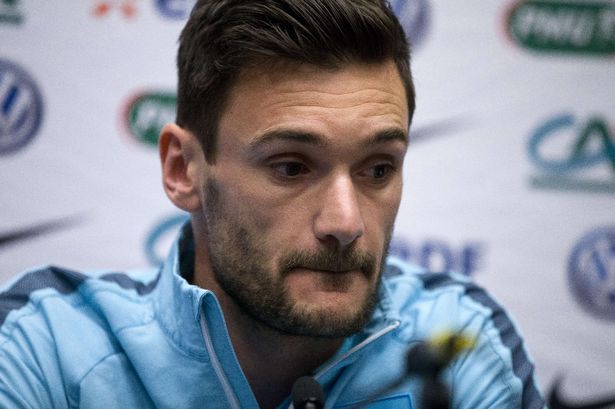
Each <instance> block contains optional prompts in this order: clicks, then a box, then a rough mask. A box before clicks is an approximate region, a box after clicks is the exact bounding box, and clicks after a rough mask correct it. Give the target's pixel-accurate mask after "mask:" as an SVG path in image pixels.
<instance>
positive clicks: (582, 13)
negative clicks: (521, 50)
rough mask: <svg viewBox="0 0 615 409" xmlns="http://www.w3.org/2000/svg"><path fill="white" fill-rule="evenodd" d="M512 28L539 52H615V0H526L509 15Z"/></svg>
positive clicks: (517, 37) (516, 36)
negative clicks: (612, 0)
mask: <svg viewBox="0 0 615 409" xmlns="http://www.w3.org/2000/svg"><path fill="white" fill-rule="evenodd" d="M507 23H508V32H509V34H510V36H511V37H512V39H513V41H515V42H516V43H518V44H519V45H521V46H523V47H525V48H528V49H531V50H534V51H539V52H557V53H574V54H591V55H609V54H613V53H615V3H613V2H608V1H582V0H576V1H566V0H522V1H519V2H518V3H516V4H515V5H514V6H513V8H512V10H511V11H510V14H509V15H508V21H507Z"/></svg>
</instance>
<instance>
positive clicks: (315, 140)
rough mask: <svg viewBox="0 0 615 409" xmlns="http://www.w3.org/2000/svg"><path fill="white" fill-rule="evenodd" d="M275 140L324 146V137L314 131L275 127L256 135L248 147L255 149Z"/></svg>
mask: <svg viewBox="0 0 615 409" xmlns="http://www.w3.org/2000/svg"><path fill="white" fill-rule="evenodd" d="M277 141H282V142H284V141H287V142H299V143H304V144H306V145H312V146H325V145H326V142H325V139H324V138H323V137H322V136H320V135H318V134H315V133H311V132H304V131H296V130H292V129H275V130H272V131H269V132H265V133H264V134H262V135H260V136H259V137H257V138H256V139H255V140H254V141H252V142H250V148H251V149H256V148H259V147H261V146H264V145H268V144H270V143H273V142H277Z"/></svg>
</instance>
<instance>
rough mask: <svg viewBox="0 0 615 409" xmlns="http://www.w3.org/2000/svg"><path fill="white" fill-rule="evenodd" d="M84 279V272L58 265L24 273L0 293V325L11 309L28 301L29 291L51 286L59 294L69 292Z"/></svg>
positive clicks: (15, 308) (19, 306)
mask: <svg viewBox="0 0 615 409" xmlns="http://www.w3.org/2000/svg"><path fill="white" fill-rule="evenodd" d="M85 279H86V276H85V275H84V274H81V273H77V272H75V271H69V270H64V269H61V268H58V267H47V268H45V269H43V270H37V271H33V272H31V273H28V274H26V275H24V276H23V277H21V278H20V279H19V280H17V282H15V284H13V285H12V286H11V287H10V288H9V289H7V290H6V291H4V292H1V293H0V325H2V324H3V323H4V320H5V319H6V317H7V316H8V315H9V313H10V312H11V311H13V310H17V309H19V308H21V307H23V306H24V305H26V304H27V303H28V300H29V299H30V294H31V293H33V292H35V291H37V290H42V289H44V288H53V289H55V290H56V291H58V292H59V293H61V294H69V293H72V292H73V291H75V289H76V288H77V287H78V286H79V284H81V283H82V282H83V281H84V280H85Z"/></svg>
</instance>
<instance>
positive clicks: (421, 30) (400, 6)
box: [390, 0, 430, 49]
mask: <svg viewBox="0 0 615 409" xmlns="http://www.w3.org/2000/svg"><path fill="white" fill-rule="evenodd" d="M390 3H391V8H392V9H393V11H394V12H395V14H396V15H397V18H398V19H399V21H400V23H401V25H402V26H403V27H404V30H405V31H406V35H407V36H408V39H409V40H410V44H412V47H413V49H416V48H417V47H419V46H420V45H421V44H422V42H423V39H424V38H425V34H426V33H427V27H428V25H429V15H430V8H429V3H428V2H427V0H391V1H390Z"/></svg>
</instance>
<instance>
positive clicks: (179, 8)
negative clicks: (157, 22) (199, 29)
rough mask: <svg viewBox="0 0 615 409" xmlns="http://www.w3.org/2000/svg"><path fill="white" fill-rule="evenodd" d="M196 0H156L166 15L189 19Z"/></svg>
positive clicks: (177, 18)
mask: <svg viewBox="0 0 615 409" xmlns="http://www.w3.org/2000/svg"><path fill="white" fill-rule="evenodd" d="M195 3H196V0H156V6H157V7H158V10H159V11H160V13H162V14H163V15H164V16H166V17H168V18H171V19H175V20H183V19H187V18H188V16H189V15H190V11H191V10H192V8H193V7H194V4H195Z"/></svg>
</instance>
